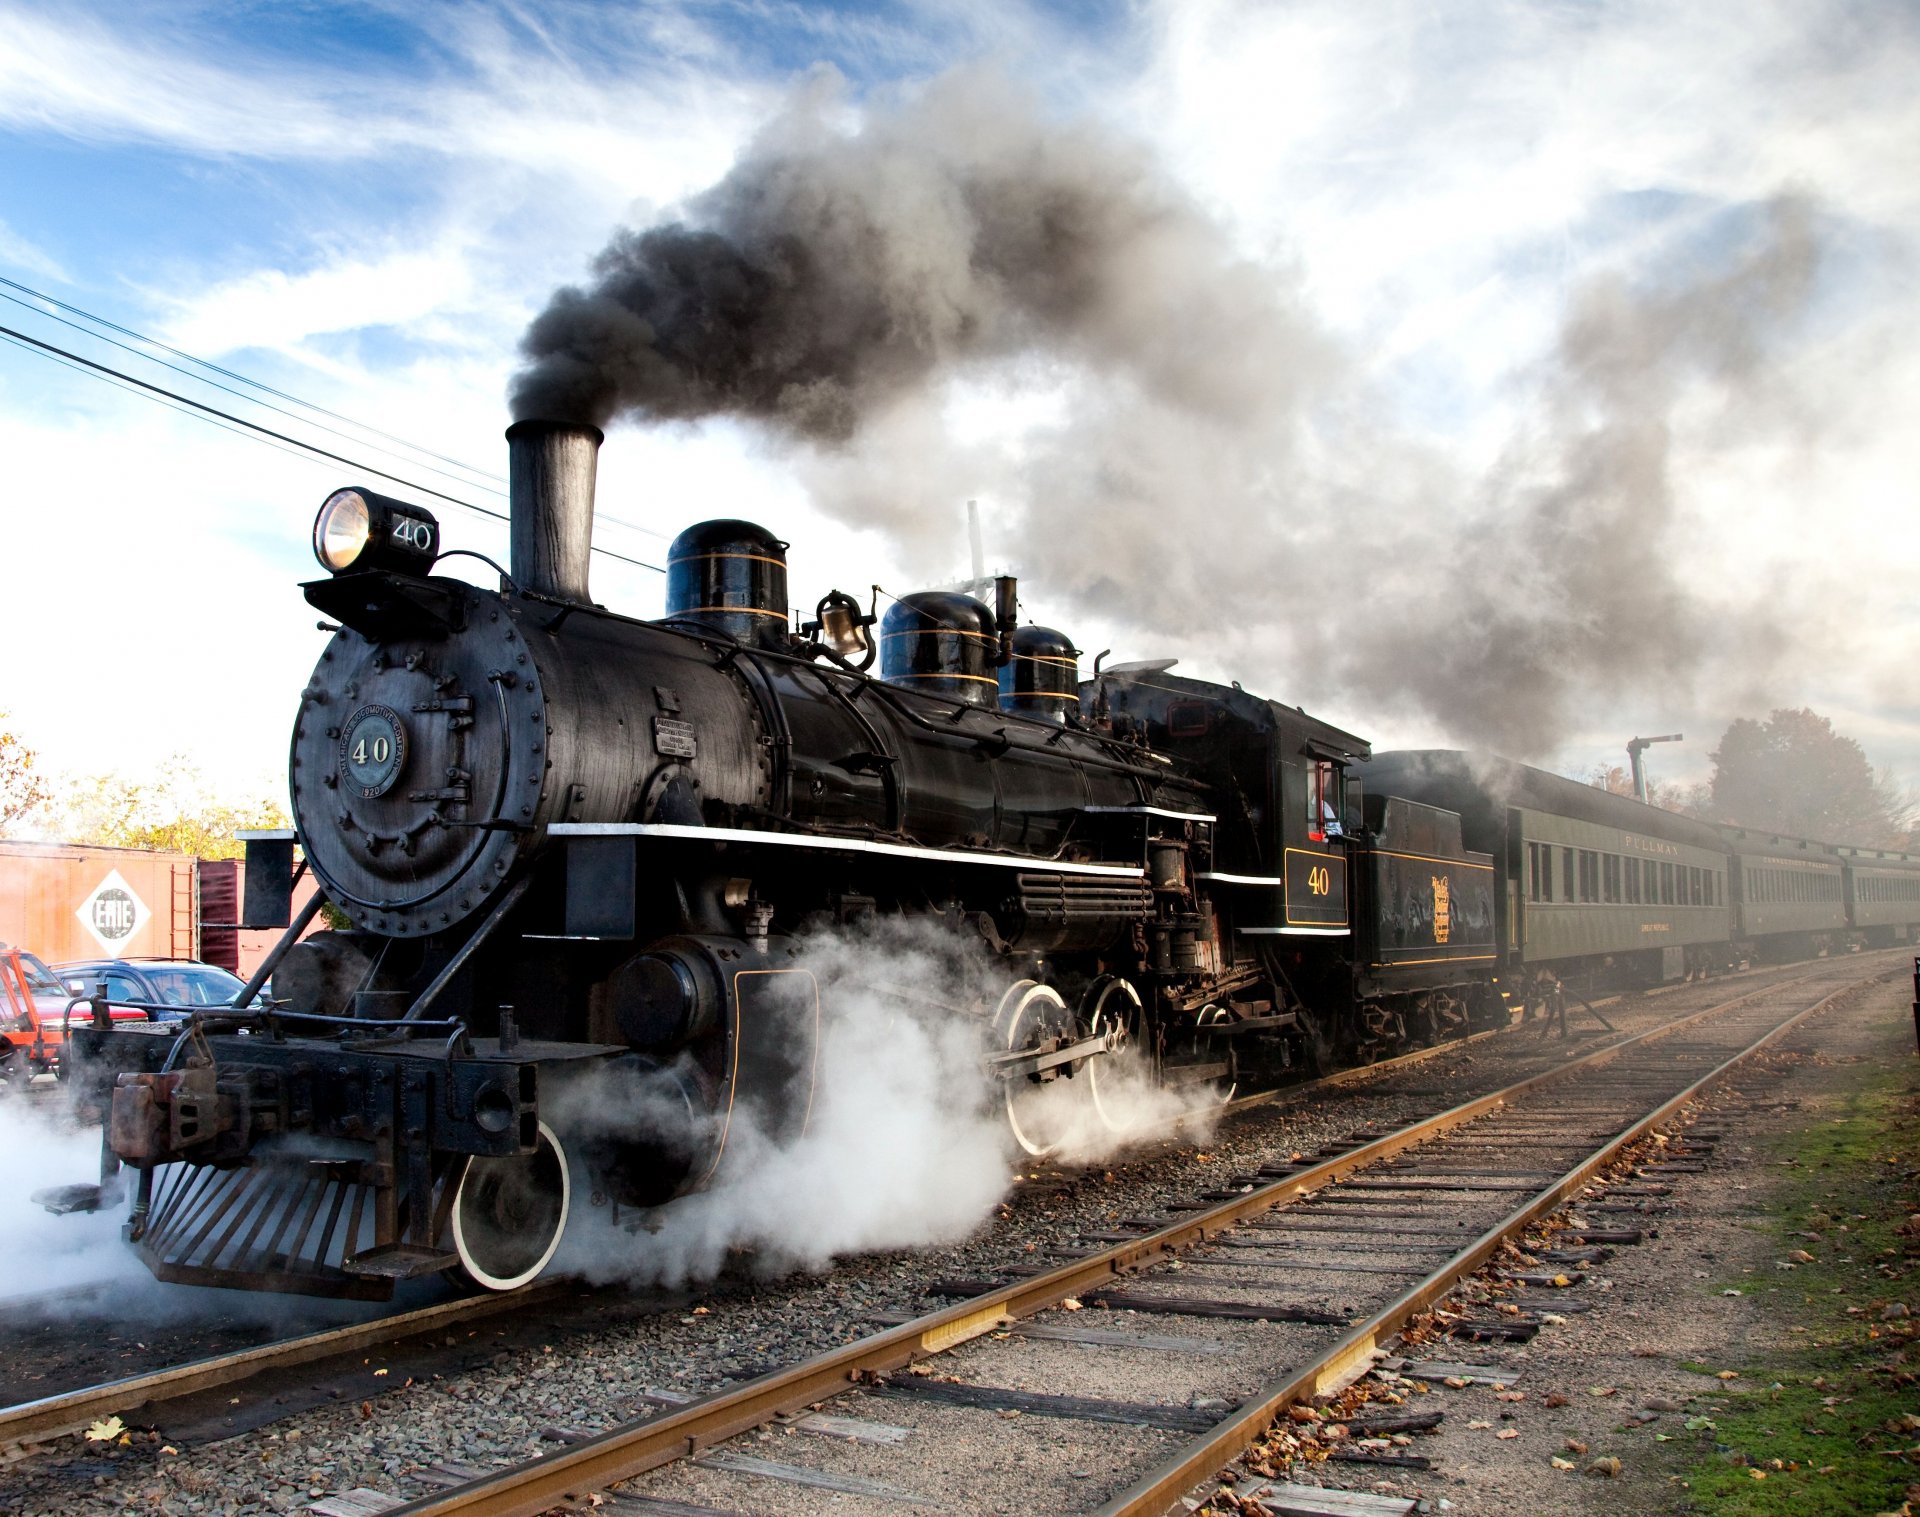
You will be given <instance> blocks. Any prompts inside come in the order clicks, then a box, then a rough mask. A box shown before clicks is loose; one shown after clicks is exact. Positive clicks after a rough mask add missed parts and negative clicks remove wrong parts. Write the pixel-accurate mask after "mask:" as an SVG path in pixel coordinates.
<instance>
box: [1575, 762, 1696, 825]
mask: <svg viewBox="0 0 1920 1517" xmlns="http://www.w3.org/2000/svg"><path fill="white" fill-rule="evenodd" d="M1587 783H1588V784H1589V785H1591V786H1593V788H1594V789H1595V790H1604V791H1606V792H1607V794H1609V795H1633V793H1634V791H1633V771H1632V770H1630V769H1628V768H1627V766H1626V765H1625V764H1595V765H1594V766H1593V768H1592V769H1591V770H1590V771H1589V772H1588V774H1587ZM1703 798H1704V797H1703V791H1702V788H1701V787H1700V786H1698V785H1676V784H1672V783H1666V782H1662V781H1660V780H1649V781H1648V782H1647V803H1648V804H1649V805H1652V806H1658V807H1659V808H1660V809H1661V810H1662V811H1677V812H1679V813H1680V814H1681V815H1682V816H1698V815H1699V814H1700V808H1701V802H1702V800H1703Z"/></svg>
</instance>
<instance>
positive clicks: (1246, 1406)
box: [1091, 976, 1874, 1517]
mask: <svg viewBox="0 0 1920 1517" xmlns="http://www.w3.org/2000/svg"><path fill="white" fill-rule="evenodd" d="M1808 978H1811V976H1809V977H1808ZM1873 978H1874V977H1872V976H1869V977H1868V978H1867V979H1866V980H1861V981H1856V982H1855V983H1854V984H1851V985H1843V986H1841V987H1840V988H1839V989H1838V990H1835V991H1833V992H1832V993H1831V994H1829V995H1826V996H1823V997H1821V999H1820V1000H1818V1001H1816V1002H1814V1004H1813V1005H1811V1006H1808V1007H1806V1008H1805V1009H1803V1010H1801V1011H1799V1012H1796V1013H1795V1014H1794V1015H1793V1016H1791V1017H1789V1018H1788V1019H1787V1020H1786V1021H1784V1022H1781V1023H1778V1024H1777V1025H1775V1026H1774V1027H1772V1028H1771V1029H1769V1030H1768V1031H1767V1032H1766V1033H1765V1034H1763V1035H1762V1036H1761V1037H1760V1038H1758V1039H1757V1040H1756V1041H1754V1042H1752V1043H1750V1044H1748V1045H1747V1046H1746V1047H1745V1048H1743V1049H1741V1050H1739V1051H1738V1052H1737V1053H1734V1054H1732V1055H1730V1056H1729V1057H1727V1058H1726V1059H1724V1060H1722V1061H1721V1062H1720V1063H1719V1064H1717V1065H1716V1066H1715V1067H1714V1068H1712V1069H1711V1070H1709V1071H1708V1072H1707V1073H1706V1074H1704V1075H1702V1076H1701V1077H1700V1078H1699V1079H1697V1080H1695V1081H1694V1082H1693V1083H1692V1084H1691V1085H1689V1086H1687V1087H1686V1088H1685V1089H1684V1090H1682V1091H1681V1092H1680V1093H1679V1094H1677V1095H1675V1096H1672V1097H1670V1098H1669V1099H1668V1100H1666V1101H1663V1102H1662V1103H1661V1104H1660V1105H1659V1106H1658V1107H1656V1108H1655V1109H1654V1110H1653V1111H1651V1112H1649V1113H1648V1114H1647V1115H1646V1116H1644V1117H1642V1118H1640V1119H1639V1120H1638V1121H1637V1122H1635V1123H1633V1125H1632V1126H1630V1127H1628V1128H1627V1129H1626V1130H1625V1131H1624V1132H1622V1133H1620V1134H1618V1135H1617V1136H1615V1137H1613V1138H1609V1139H1608V1140H1607V1141H1606V1142H1605V1143H1603V1144H1602V1145H1601V1146H1600V1147H1598V1148H1596V1149H1595V1150H1594V1151H1593V1152H1592V1153H1590V1154H1589V1155H1588V1156H1587V1157H1586V1158H1584V1159H1582V1160H1581V1161H1580V1162H1579V1163H1578V1164H1576V1165H1575V1166H1574V1167H1573V1168H1572V1169H1569V1170H1568V1171H1567V1172H1566V1173H1565V1174H1564V1175H1562V1176H1561V1177H1560V1178H1559V1179H1557V1180H1555V1181H1553V1182H1552V1183H1550V1184H1549V1185H1547V1186H1546V1187H1544V1188H1543V1189H1542V1190H1540V1191H1539V1192H1537V1193H1536V1194H1535V1195H1534V1196H1533V1197H1532V1198H1531V1199H1530V1200H1528V1201H1526V1202H1525V1203H1524V1204H1522V1205H1521V1206H1519V1207H1518V1208H1516V1209H1515V1210H1514V1211H1512V1212H1510V1213H1508V1214H1507V1216H1505V1217H1504V1218H1502V1219H1501V1220H1500V1221H1499V1222H1496V1223H1495V1224H1494V1225H1493V1226H1492V1227H1490V1228H1488V1229H1487V1230H1486V1231H1485V1232H1484V1233H1482V1234H1481V1235H1480V1236H1479V1237H1478V1238H1476V1239H1475V1240H1474V1241H1473V1242H1472V1243H1470V1244H1468V1245H1467V1246H1466V1247H1465V1248H1463V1249H1461V1250H1460V1251H1459V1252H1458V1253H1456V1254H1454V1255H1453V1256H1452V1257H1451V1258H1450V1259H1448V1260H1447V1261H1446V1262H1445V1263H1444V1264H1442V1265H1441V1266H1440V1267H1439V1268H1438V1269H1436V1270H1434V1271H1433V1272H1432V1273H1431V1274H1429V1275H1428V1276H1427V1277H1426V1278H1425V1279H1423V1280H1421V1281H1420V1282H1419V1283H1418V1284H1416V1285H1414V1286H1412V1287H1410V1288H1409V1289H1408V1290H1406V1291H1405V1292H1404V1293H1402V1294H1401V1295H1400V1296H1399V1297H1398V1298H1396V1299H1395V1300H1394V1301H1393V1302H1391V1303H1390V1304H1389V1305H1387V1306H1385V1307H1383V1308H1382V1309H1381V1310H1380V1311H1378V1312H1376V1313H1375V1314H1374V1315H1373V1316H1372V1317H1370V1318H1369V1319H1368V1320H1367V1321H1366V1322H1364V1323H1362V1324H1361V1325H1360V1326H1359V1327H1357V1328H1355V1329H1354V1330H1353V1331H1351V1332H1349V1333H1348V1334H1346V1336H1344V1337H1343V1338H1341V1339H1340V1341H1339V1342H1338V1343H1336V1344H1335V1345H1334V1346H1333V1347H1332V1348H1331V1349H1330V1350H1328V1351H1327V1353H1326V1354H1324V1355H1323V1356H1322V1357H1321V1358H1320V1359H1319V1360H1318V1361H1317V1362H1316V1363H1314V1364H1312V1365H1310V1366H1309V1367H1307V1368H1306V1369H1304V1370H1302V1371H1300V1372H1299V1373H1298V1374H1296V1375H1294V1376H1293V1377H1292V1378H1290V1379H1288V1380H1285V1381H1281V1382H1279V1383H1277V1384H1275V1385H1271V1386H1269V1387H1267V1388H1266V1389H1265V1390H1263V1391H1260V1392H1256V1393H1255V1395H1254V1396H1252V1397H1250V1398H1249V1399H1248V1400H1247V1401H1245V1402H1243V1403H1242V1404H1241V1407H1240V1409H1239V1410H1238V1411H1237V1412H1235V1413H1234V1414H1233V1416H1231V1417H1230V1418H1229V1419H1228V1420H1227V1421H1225V1422H1222V1423H1221V1424H1220V1425H1219V1426H1218V1427H1216V1428H1215V1429H1214V1430H1213V1431H1212V1432H1209V1433H1204V1434H1202V1435H1200V1437H1199V1438H1197V1439H1196V1440H1195V1441H1194V1442H1193V1443H1191V1444H1190V1445H1188V1447H1186V1448H1185V1449H1182V1450H1181V1451H1180V1452H1179V1453H1178V1454H1176V1455H1175V1456H1174V1457H1173V1458H1172V1459H1170V1460H1168V1461H1167V1462H1166V1463H1164V1464H1163V1465H1161V1466H1160V1467H1159V1468H1158V1469H1156V1470H1154V1471H1153V1472H1152V1473H1151V1474H1149V1475H1147V1476H1146V1477H1144V1478H1143V1479H1142V1480H1140V1481H1138V1482H1137V1483H1136V1484H1134V1485H1133V1486H1131V1487H1129V1488H1128V1489H1127V1490H1125V1491H1122V1492H1121V1493H1120V1494H1119V1495H1117V1496H1115V1497H1114V1498H1113V1499H1112V1500H1110V1501H1108V1502H1107V1503H1106V1504H1105V1505H1104V1506H1101V1507H1098V1508H1096V1509H1095V1511H1094V1512H1093V1513H1092V1514H1091V1517H1159V1514H1161V1513H1163V1512H1167V1511H1169V1510H1171V1509H1172V1508H1173V1507H1174V1506H1176V1505H1177V1504H1178V1503H1179V1502H1180V1500H1181V1498H1182V1497H1183V1496H1184V1495H1185V1494H1186V1493H1187V1492H1188V1491H1189V1490H1191V1489H1193V1487H1194V1486H1196V1485H1198V1484H1200V1483H1201V1482H1202V1481H1204V1480H1205V1479H1206V1478H1207V1477H1208V1476H1209V1475H1210V1474H1211V1473H1212V1472H1213V1471H1215V1470H1217V1469H1219V1468H1220V1467H1221V1465H1222V1464H1224V1463H1226V1462H1228V1461H1229V1460H1231V1459H1234V1458H1237V1457H1238V1456H1239V1455H1240V1454H1241V1453H1242V1452H1244V1451H1245V1450H1246V1449H1247V1448H1248V1447H1249V1446H1250V1445H1251V1444H1252V1443H1253V1442H1254V1440H1255V1439H1257V1438H1258V1437H1259V1436H1260V1435H1261V1434H1262V1433H1264V1432H1265V1431H1266V1430H1267V1428H1269V1427H1270V1426H1272V1424H1273V1422H1274V1419H1275V1418H1277V1417H1278V1416H1279V1415H1280V1414H1281V1413H1282V1412H1284V1411H1285V1410H1286V1408H1287V1407H1288V1406H1289V1405H1291V1404H1292V1403H1294V1402H1297V1401H1304V1400H1307V1399H1309V1398H1310V1397H1313V1396H1317V1395H1322V1394H1327V1393H1330V1392H1332V1391H1335V1390H1337V1389H1339V1388H1341V1387H1343V1386H1345V1385H1347V1384H1348V1383H1350V1382H1351V1381H1352V1380H1354V1379H1356V1378H1357V1377H1358V1375H1359V1374H1360V1373H1361V1372H1363V1371H1364V1370H1365V1369H1367V1368H1368V1367H1370V1366H1371V1365H1372V1363H1373V1356H1374V1353H1375V1351H1376V1349H1377V1348H1378V1347H1379V1345H1380V1343H1381V1342H1382V1341H1383V1340H1385V1339H1388V1338H1391V1337H1392V1336H1393V1335H1394V1334H1396V1333H1398V1332H1400V1331H1401V1330H1402V1329H1403V1328H1405V1327H1406V1326H1407V1324H1408V1323H1410V1322H1411V1321H1412V1320H1413V1319H1414V1318H1415V1317H1417V1316H1419V1315H1420V1314H1421V1313H1422V1312H1424V1311H1427V1310H1429V1309H1430V1308H1432V1307H1433V1306H1434V1305H1435V1304H1436V1303H1437V1302H1439V1301H1440V1300H1441V1299H1442V1298H1444V1297H1445V1296H1446V1295H1447V1294H1448V1293H1449V1292H1451V1291H1452V1290H1453V1289H1454V1287H1455V1286H1457V1285H1458V1284H1459V1283H1460V1282H1461V1281H1462V1280H1464V1279H1465V1278H1466V1277H1467V1276H1469V1275H1471V1274H1473V1273H1474V1272H1475V1271H1477V1270H1479V1269H1480V1268H1482V1267H1483V1266H1484V1265H1486V1264H1487V1263H1488V1262H1489V1261H1491V1260H1492V1259H1493V1258H1494V1257H1495V1255H1496V1254H1497V1253H1498V1252H1499V1250H1500V1248H1501V1246H1502V1245H1503V1244H1505V1243H1506V1242H1507V1240H1508V1239H1510V1238H1511V1237H1513V1236H1514V1234H1516V1233H1519V1232H1522V1231H1524V1230H1525V1229H1526V1228H1528V1227H1530V1226H1532V1225H1533V1224H1534V1223H1535V1222H1537V1221H1539V1220H1540V1219H1541V1218H1542V1217H1544V1216H1547V1215H1548V1214H1549V1213H1551V1212H1554V1211H1556V1210H1558V1209H1559V1208H1560V1207H1561V1206H1563V1205H1565V1204H1566V1202H1567V1201H1568V1200H1569V1199H1571V1198H1572V1197H1573V1196H1574V1195H1575V1194H1576V1193H1577V1192H1579V1191H1580V1190H1581V1188H1582V1187H1584V1186H1585V1185H1587V1184H1588V1183H1589V1182H1590V1181H1591V1180H1592V1179H1593V1177H1594V1176H1595V1175H1597V1174H1598V1173H1599V1172H1600V1171H1601V1170H1603V1169H1605V1168H1606V1167H1607V1165H1609V1164H1610V1163H1612V1162H1613V1160H1614V1159H1615V1158H1617V1157H1618V1156H1619V1155H1620V1154H1621V1153H1622V1152H1623V1151H1624V1150H1626V1149H1627V1148H1629V1147H1631V1146H1632V1145H1633V1144H1635V1143H1637V1142H1639V1141H1640V1140H1641V1139H1642V1138H1644V1137H1646V1135H1647V1134H1648V1133H1650V1132H1652V1131H1653V1130H1654V1129H1655V1128H1657V1127H1659V1126H1660V1125H1661V1124H1662V1123H1663V1122H1666V1121H1667V1120H1668V1119H1669V1118H1671V1117H1672V1116H1673V1115H1674V1114H1675V1113H1676V1112H1678V1111H1680V1110H1682V1109H1683V1108H1684V1107H1686V1106H1687V1105H1688V1104H1689V1103H1690V1102H1692V1101H1694V1100H1695V1099H1697V1098H1698V1097H1699V1096H1700V1094H1701V1093H1702V1092H1703V1091H1705V1090H1706V1089H1707V1088H1708V1087H1709V1086H1711V1085H1713V1084H1714V1083H1715V1082H1717V1081H1719V1080H1720V1079H1722V1078H1724V1077H1725V1076H1726V1075H1727V1074H1728V1073H1729V1072H1731V1071H1732V1070H1733V1069H1735V1068H1736V1067H1738V1066H1739V1065H1742V1064H1744V1063H1745V1062H1746V1061H1747V1060H1748V1059H1750V1058H1752V1057H1753V1056H1754V1055H1755V1054H1757V1053H1760V1052H1761V1051H1762V1050H1764V1049H1766V1048H1768V1047H1770V1046H1772V1044H1773V1043H1774V1042H1776V1041H1777V1040H1778V1039H1780V1038H1782V1037H1784V1036H1785V1035H1786V1034H1787V1033H1789V1032H1791V1031H1792V1030H1793V1029H1794V1028H1796V1027H1798V1026H1799V1025H1800V1024H1801V1023H1802V1022H1804V1021H1805V1020H1806V1019H1807V1018H1808V1017H1810V1016H1812V1015H1814V1013H1816V1012H1818V1011H1821V1010H1824V1009H1825V1008H1826V1007H1827V1006H1829V1005H1831V1004H1832V1003H1833V1002H1834V1001H1836V1000H1838V999H1839V998H1840V997H1841V996H1843V995H1846V994H1848V993H1849V992H1850V991H1853V990H1857V989H1859V988H1860V986H1861V985H1863V984H1868V983H1871V981H1872V979H1873Z"/></svg>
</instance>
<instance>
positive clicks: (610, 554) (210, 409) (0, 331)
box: [0, 280, 666, 574]
mask: <svg viewBox="0 0 1920 1517" xmlns="http://www.w3.org/2000/svg"><path fill="white" fill-rule="evenodd" d="M0 282H5V283H12V281H11V280H6V281H0ZM0 337H4V338H6V339H7V340H9V341H11V342H13V343H15V344H18V345H21V346H24V347H27V348H29V349H30V350H35V351H37V352H39V353H40V354H43V355H45V356H47V357H50V358H53V359H56V360H61V361H64V362H66V363H67V364H68V365H69V366H74V365H78V366H80V367H81V368H82V369H83V370H87V371H91V373H92V374H93V375H97V376H100V377H103V378H106V379H108V380H110V381H111V380H117V381H120V382H121V383H122V384H123V385H135V386H138V387H139V389H141V390H143V391H145V392H147V394H148V395H151V396H156V397H163V398H164V400H167V401H173V402H176V408H177V406H191V407H192V408H193V410H194V411H195V412H196V413H199V414H200V416H202V417H206V418H216V419H217V420H216V422H215V424H216V425H218V424H220V423H231V424H232V426H229V427H226V428H225V429H224V430H228V431H231V430H232V427H234V426H238V427H244V428H246V429H247V431H248V432H251V433H255V434H257V435H258V436H260V437H262V438H269V439H272V440H273V441H274V442H276V443H285V444H288V445H290V446H292V447H294V448H298V449H299V450H301V451H302V452H304V453H312V454H316V455H318V456H319V457H321V458H326V459H331V460H332V461H333V462H334V463H339V464H345V465H347V467H349V468H352V469H362V470H365V471H366V472H367V473H369V474H372V475H374V476H376V477H377V478H380V479H389V480H392V481H393V482H394V483H395V484H399V485H404V486H406V487H407V488H408V489H409V490H417V491H419V492H420V493H421V494H422V495H431V496H433V497H434V498H435V499H436V500H444V501H446V502H447V503H448V504H450V505H455V506H460V507H463V508H464V509H466V510H468V511H472V512H475V513H476V514H478V515H480V516H490V517H492V518H493V519H494V520H495V521H509V520H511V518H509V517H508V515H507V513H506V512H504V511H495V510H493V509H492V508H491V507H488V506H477V505H475V504H474V503H473V502H472V501H470V500H462V499H461V498H460V497H459V496H457V495H449V494H447V493H446V491H444V490H436V489H434V488H433V487H432V486H431V485H423V484H421V483H419V482H418V481H417V480H411V479H408V478H406V477H405V476H404V475H400V474H394V473H391V472H389V471H388V470H386V469H381V468H376V467H375V466H374V465H372V464H369V463H364V462H362V461H361V460H359V459H357V458H348V457H347V456H346V455H345V454H343V453H334V452H330V451H329V450H328V449H326V448H322V447H319V446H317V445H316V444H314V443H310V442H305V441H302V440H301V439H300V438H298V437H289V436H288V435H287V434H286V433H284V432H276V431H274V430H273V429H272V428H271V427H263V426H261V425H260V424H259V423H258V422H255V421H248V420H247V419H246V418H245V417H244V416H235V415H234V414H233V413H232V412H230V411H222V410H221V409H220V408H219V407H217V406H210V405H207V404H206V403H205V402H203V401H198V400H194V399H193V398H192V397H191V396H187V395H181V394H179V393H178V392H176V391H173V390H169V389H167V388H165V387H164V386H162V385H156V384H150V383H148V382H147V381H146V380H144V379H136V378H134V376H133V375H131V374H126V373H122V372H121V371H120V370H119V369H116V368H113V367H112V366H111V365H108V364H104V363H96V362H94V361H93V360H92V359H91V358H82V357H81V356H80V355H79V354H78V353H70V352H68V351H67V350H66V349H65V348H60V347H55V346H54V345H53V344H52V343H50V342H42V341H41V340H40V339H39V338H38V337H29V336H28V335H27V334H26V333H25V332H17V331H15V330H14V329H13V328H12V327H6V326H0ZM222 372H224V371H222ZM275 393H278V392H275ZM328 414H330V415H331V414H332V413H331V412H329V413H328ZM382 435H383V436H384V435H386V434H384V433H383V434H382ZM591 551H592V552H594V553H599V554H601V555H603V556H605V557H607V558H613V559H618V560H619V561H620V562H621V563H625V564H632V565H634V566H635V567H636V568H640V569H651V570H653V572H654V573H656V574H664V573H666V570H665V569H663V568H661V567H660V565H658V564H650V563H647V562H645V561H644V560H642V559H638V558H629V557H627V555H626V554H624V553H615V552H614V551H613V550H612V549H611V548H600V547H594V548H592V549H591Z"/></svg>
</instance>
